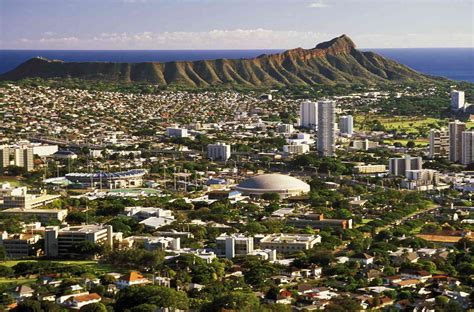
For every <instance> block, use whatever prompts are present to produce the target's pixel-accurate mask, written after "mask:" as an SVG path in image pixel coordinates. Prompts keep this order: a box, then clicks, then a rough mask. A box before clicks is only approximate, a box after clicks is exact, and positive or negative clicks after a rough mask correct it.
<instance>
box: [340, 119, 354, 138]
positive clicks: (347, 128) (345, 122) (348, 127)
mask: <svg viewBox="0 0 474 312" xmlns="http://www.w3.org/2000/svg"><path fill="white" fill-rule="evenodd" d="M339 131H340V133H341V134H342V135H347V136H352V135H353V134H354V119H353V118H352V116H351V115H347V116H341V118H339Z"/></svg>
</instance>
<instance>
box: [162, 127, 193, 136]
mask: <svg viewBox="0 0 474 312" xmlns="http://www.w3.org/2000/svg"><path fill="white" fill-rule="evenodd" d="M166 135H167V136H169V137H170V138H187V137H188V129H186V128H179V127H168V128H166Z"/></svg>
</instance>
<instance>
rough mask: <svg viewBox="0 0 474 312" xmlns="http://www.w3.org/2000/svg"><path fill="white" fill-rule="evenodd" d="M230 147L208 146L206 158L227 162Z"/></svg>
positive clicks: (226, 145) (221, 144)
mask: <svg viewBox="0 0 474 312" xmlns="http://www.w3.org/2000/svg"><path fill="white" fill-rule="evenodd" d="M230 154H231V151H230V145H229V144H225V143H216V144H209V145H208V146H207V157H208V158H209V159H212V160H228V159H229V158H230Z"/></svg>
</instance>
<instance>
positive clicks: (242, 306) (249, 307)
mask: <svg viewBox="0 0 474 312" xmlns="http://www.w3.org/2000/svg"><path fill="white" fill-rule="evenodd" d="M259 306H260V301H259V299H258V298H257V296H255V294H253V293H251V292H241V291H232V292H228V293H224V294H221V295H220V296H218V297H217V298H215V299H214V301H213V302H212V306H211V308H210V309H209V310H210V311H222V310H227V311H228V310H231V311H258V308H259Z"/></svg>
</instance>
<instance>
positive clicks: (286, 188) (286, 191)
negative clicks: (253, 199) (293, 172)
mask: <svg viewBox="0 0 474 312" xmlns="http://www.w3.org/2000/svg"><path fill="white" fill-rule="evenodd" d="M236 190H238V191H239V192H241V193H242V194H243V195H251V196H257V197H258V196H261V195H263V194H265V193H277V194H279V195H280V197H282V198H286V197H291V196H296V195H301V194H306V193H308V192H309V191H310V186H309V184H307V183H305V182H303V181H301V180H298V179H297V178H294V177H291V176H288V175H283V174H262V175H258V176H254V177H251V178H248V179H246V180H244V181H243V182H241V183H240V184H239V185H237V186H236Z"/></svg>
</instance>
